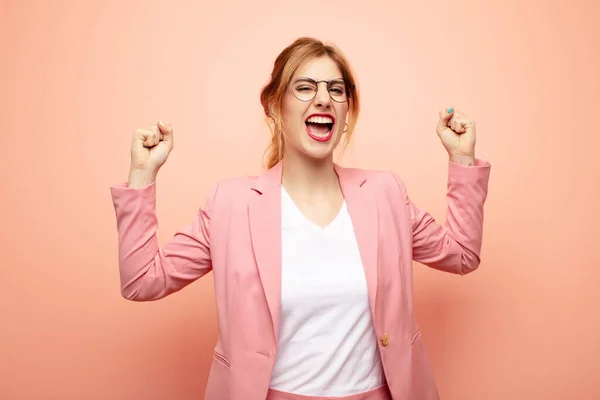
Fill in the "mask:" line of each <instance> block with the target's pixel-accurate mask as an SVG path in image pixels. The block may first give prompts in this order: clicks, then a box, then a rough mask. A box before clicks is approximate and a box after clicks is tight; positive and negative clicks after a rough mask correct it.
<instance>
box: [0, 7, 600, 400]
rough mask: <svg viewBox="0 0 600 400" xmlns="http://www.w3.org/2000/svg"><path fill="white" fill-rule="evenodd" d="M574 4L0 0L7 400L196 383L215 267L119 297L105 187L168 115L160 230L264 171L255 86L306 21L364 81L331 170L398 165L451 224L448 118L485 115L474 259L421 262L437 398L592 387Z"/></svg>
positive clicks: (587, 192) (416, 194)
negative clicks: (485, 186) (180, 285)
mask: <svg viewBox="0 0 600 400" xmlns="http://www.w3.org/2000/svg"><path fill="white" fill-rule="evenodd" d="M567 4H569V2H567V1H562V2H558V1H542V0H528V1H523V2H521V1H515V0H509V1H495V2H483V1H475V0H460V1H457V0H454V1H447V2H442V1H421V2H416V1H387V2H384V1H375V0H370V1H356V2H349V1H329V2H316V1H302V2H288V1H265V0H260V1H252V2H246V1H241V0H238V1H211V2H204V1H202V2H200V1H195V2H194V1H177V2H175V1H148V0H144V1H141V0H140V1H127V2H121V1H116V0H112V1H74V0H72V1H67V0H64V1H52V2H50V1H31V0H30V1H7V0H4V1H1V2H0V19H1V21H0V22H1V23H0V49H1V51H2V55H1V58H2V62H1V63H0V116H1V118H0V181H1V182H2V189H1V190H2V191H1V193H0V194H1V196H0V202H1V204H2V207H1V210H2V211H1V212H2V216H1V219H0V221H2V222H1V223H0V235H1V239H2V240H1V242H0V246H1V247H0V250H1V254H2V263H1V265H0V294H1V296H2V299H1V300H2V301H1V302H0V312H1V315H0V317H1V319H0V321H1V322H0V324H1V325H0V398H2V399H6V400H17V399H19V400H20V399H28V400H30V399H31V400H34V399H35V400H37V399H61V400H67V399H86V400H92V399H102V400H107V399H110V400H120V399H145V400H152V399H200V398H202V396H203V392H204V387H205V384H206V379H207V373H208V367H209V365H210V360H211V354H212V348H213V345H214V341H215V338H216V334H217V332H216V325H215V322H216V320H215V318H216V317H215V307H214V300H213V289H212V276H209V277H207V278H205V279H202V280H200V281H198V282H196V283H195V284H193V285H191V286H190V287H188V288H187V289H185V290H184V291H182V292H180V293H177V294H175V295H173V296H171V297H169V298H167V299H165V300H163V301H160V302H154V303H145V304H139V303H132V302H127V301H125V300H124V299H122V298H121V296H120V292H119V278H118V266H117V249H116V239H117V237H116V227H115V218H114V212H113V209H112V205H111V200H110V193H109V190H108V187H109V185H110V184H112V183H116V182H122V181H124V180H125V179H126V178H127V170H128V163H129V144H130V140H131V134H132V133H133V130H134V129H135V128H138V127H143V126H147V125H150V124H153V123H155V122H156V121H157V120H158V119H165V120H168V121H170V122H171V123H172V124H173V126H174V128H175V135H176V136H175V150H174V151H173V153H172V154H171V157H170V159H169V161H168V163H167V164H166V165H165V167H164V168H163V170H162V171H161V173H160V175H159V180H158V215H159V220H160V232H159V233H160V237H161V240H162V241H163V243H164V241H166V240H168V239H169V238H170V237H171V235H172V234H173V232H174V231H175V230H176V229H178V228H179V227H181V226H182V225H184V224H187V223H188V222H189V221H191V218H192V216H193V215H194V213H195V212H196V210H197V208H198V207H199V205H200V204H201V203H202V202H203V201H204V196H205V195H206V192H207V190H208V188H209V187H210V186H211V185H212V184H213V183H214V182H215V181H216V180H217V179H220V178H225V177H229V176H235V175H245V174H254V173H256V172H258V171H260V168H261V159H262V154H263V151H264V149H265V148H266V146H267V143H268V130H267V128H266V126H265V125H264V123H263V119H262V115H261V109H260V105H259V100H258V94H259V90H260V87H261V85H262V84H263V83H264V82H265V81H266V79H267V78H268V76H269V73H270V68H271V66H272V63H273V61H274V59H275V57H276V55H277V54H278V52H279V51H281V50H282V49H283V47H285V46H286V45H288V44H289V43H291V41H293V40H294V39H295V38H296V37H298V36H301V35H310V36H316V37H319V38H322V39H324V40H328V41H329V40H331V41H333V42H335V43H336V44H338V45H339V46H340V47H341V48H342V50H343V51H344V52H345V53H346V54H347V56H348V57H349V58H350V60H351V62H352V63H353V66H354V68H355V70H356V72H357V75H358V79H359V85H360V87H361V89H362V94H363V104H364V108H363V113H362V114H361V117H360V121H359V125H358V127H357V131H356V137H355V141H354V143H353V145H352V147H351V148H350V149H349V150H348V151H347V152H346V153H345V155H344V158H343V159H341V160H340V163H342V164H343V165H354V166H358V167H363V168H379V169H392V170H394V171H396V172H397V173H399V174H400V176H401V177H402V178H403V179H404V181H405V183H406V184H407V187H408V189H409V194H410V195H411V196H412V198H413V200H414V201H415V202H416V203H417V204H418V205H420V206H422V207H424V208H426V209H427V210H429V211H430V212H431V213H432V214H433V215H434V216H436V217H437V218H438V219H439V221H443V220H444V213H445V199H444V195H445V189H446V188H445V184H446V163H447V156H446V154H445V153H444V150H443V148H442V145H441V144H440V143H439V140H438V138H437V137H436V135H435V130H434V128H435V124H436V121H437V112H438V110H439V109H442V108H444V107H449V106H455V107H457V108H458V109H459V110H461V111H464V112H465V113H467V114H469V115H472V116H473V117H475V118H476V120H477V124H478V125H477V126H478V144H477V155H478V156H480V157H482V158H485V159H487V160H490V161H491V162H492V164H493V170H492V179H491V184H490V193H489V200H488V203H487V206H486V213H487V214H486V224H485V238H484V248H483V263H482V265H481V267H480V269H479V270H478V271H477V272H476V273H474V274H472V275H470V276H468V277H462V278H461V277H457V276H451V275H445V274H443V273H439V272H437V271H433V270H429V269H427V268H425V267H423V266H421V265H416V266H415V267H416V277H415V285H416V296H417V299H416V303H417V315H418V318H419V322H420V324H421V326H422V328H423V338H424V341H425V343H426V345H427V346H428V349H429V352H430V355H431V361H432V365H433V368H434V372H435V375H436V378H437V380H438V383H439V389H440V394H441V396H442V398H443V399H444V400H459V399H460V400H471V399H473V400H475V399H477V400H506V399H511V400H520V399H535V400H538V399H540V400H541V399H544V400H553V399H557V400H563V399H578V400H592V399H598V398H600V376H599V374H600V345H599V344H598V343H599V339H598V338H599V335H600V317H599V316H600V312H599V311H598V308H599V305H600V304H599V300H600V293H599V292H600V266H599V259H598V248H599V246H598V242H599V239H600V211H599V209H600V206H599V205H598V204H599V202H600V166H599V164H598V159H599V157H598V147H599V144H600V141H599V126H600V124H599V121H600V119H599V118H598V116H597V115H599V114H598V113H599V109H600V101H599V100H598V99H599V94H600V79H599V78H598V76H599V71H600V28H599V27H598V26H599V25H598V16H599V15H600V5H599V3H598V2H597V1H593V0H590V1H587V2H586V1H583V0H579V1H575V2H570V5H567ZM157 359H158V360H159V361H158V362H157V361H156V360H157Z"/></svg>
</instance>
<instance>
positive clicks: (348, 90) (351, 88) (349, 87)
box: [290, 76, 355, 104]
mask: <svg viewBox="0 0 600 400" xmlns="http://www.w3.org/2000/svg"><path fill="white" fill-rule="evenodd" d="M298 81H307V82H310V83H314V84H315V86H316V87H317V90H315V94H314V95H313V97H311V98H310V99H308V100H303V99H300V98H298V96H296V92H295V90H294V88H293V87H292V88H291V90H292V94H293V95H294V97H295V98H297V99H298V100H299V101H301V102H303V103H308V102H309V101H313V100H314V98H315V97H317V94H318V93H319V83H321V82H324V83H326V84H327V94H329V98H331V100H333V101H335V102H336V103H340V104H343V103H347V102H348V101H349V100H350V97H351V96H352V92H353V91H354V87H355V86H354V85H348V84H347V83H346V81H344V79H343V78H334V79H331V80H328V81H326V80H320V81H316V80H314V79H312V78H309V77H306V76H303V77H300V78H297V79H296V80H294V82H292V85H294V84H296V83H297V82H298ZM338 81H341V82H342V83H343V84H344V88H345V89H346V93H347V96H346V100H344V101H339V100H336V99H334V98H333V96H332V95H331V92H330V91H329V85H330V84H331V82H338ZM292 85H290V86H292Z"/></svg>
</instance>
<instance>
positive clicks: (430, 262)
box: [394, 159, 491, 275]
mask: <svg viewBox="0 0 600 400" xmlns="http://www.w3.org/2000/svg"><path fill="white" fill-rule="evenodd" d="M490 169H491V166H490V164H489V163H488V162H487V161H482V160H479V159H476V162H475V165H474V166H463V165H460V164H456V163H453V162H449V165H448V188H447V195H446V201H447V212H446V222H445V224H444V225H441V224H438V223H437V222H436V221H435V220H434V218H433V217H432V216H431V215H430V214H429V213H428V212H427V211H425V210H423V209H421V208H419V207H417V206H416V205H415V204H414V203H413V202H412V201H411V200H410V198H409V196H408V194H407V192H406V188H405V186H404V184H403V183H402V182H401V181H400V179H399V178H398V176H396V175H395V174H394V177H395V179H396V183H397V184H398V185H399V186H400V189H401V190H402V192H403V196H404V202H405V205H406V207H407V208H408V213H409V216H410V222H411V225H412V235H413V246H412V251H413V260H414V261H417V262H419V263H421V264H424V265H427V266H429V267H432V268H435V269H438V270H442V271H446V272H451V273H455V274H459V275H465V274H468V273H470V272H473V271H474V270H476V269H477V267H479V263H480V262H481V247H482V241H483V215H484V212H483V211H484V203H485V201H486V198H487V193H488V182H489V176H490Z"/></svg>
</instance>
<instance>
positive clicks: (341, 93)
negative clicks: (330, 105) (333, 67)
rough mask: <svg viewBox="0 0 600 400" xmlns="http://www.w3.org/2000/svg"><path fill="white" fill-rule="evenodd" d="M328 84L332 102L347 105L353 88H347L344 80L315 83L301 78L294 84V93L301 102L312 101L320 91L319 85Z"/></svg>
mask: <svg viewBox="0 0 600 400" xmlns="http://www.w3.org/2000/svg"><path fill="white" fill-rule="evenodd" d="M321 82H325V83H326V84H327V92H328V93H329V97H331V100H333V101H335V102H336V103H345V102H347V101H348V98H349V97H350V92H351V88H348V87H347V86H346V83H345V82H344V81H343V80H342V79H332V80H330V81H315V80H314V79H311V78H299V79H297V80H296V81H294V83H293V84H292V92H293V93H294V96H296V98H297V99H298V100H300V101H311V100H312V99H314V98H315V96H316V95H317V92H318V91H319V83H321Z"/></svg>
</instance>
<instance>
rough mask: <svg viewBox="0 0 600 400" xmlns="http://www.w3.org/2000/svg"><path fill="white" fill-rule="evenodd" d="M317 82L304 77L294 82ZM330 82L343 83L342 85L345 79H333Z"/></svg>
mask: <svg viewBox="0 0 600 400" xmlns="http://www.w3.org/2000/svg"><path fill="white" fill-rule="evenodd" d="M316 81H317V79H313V78H309V77H304V76H303V77H300V78H297V79H296V80H295V81H294V82H316ZM330 81H341V82H342V83H344V78H333V79H331V80H330Z"/></svg>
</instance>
